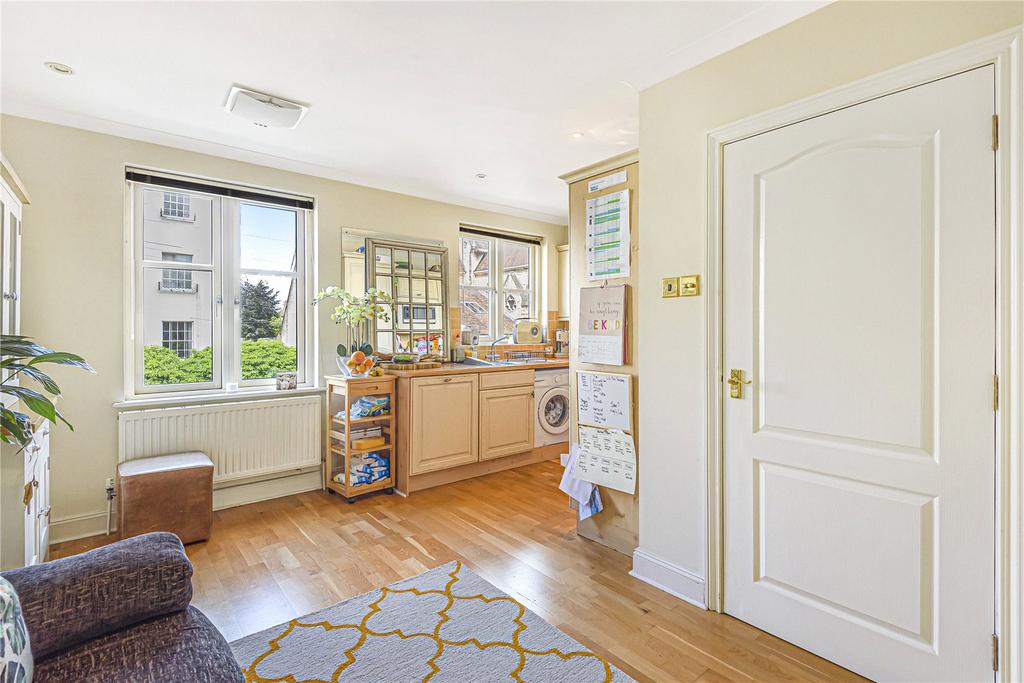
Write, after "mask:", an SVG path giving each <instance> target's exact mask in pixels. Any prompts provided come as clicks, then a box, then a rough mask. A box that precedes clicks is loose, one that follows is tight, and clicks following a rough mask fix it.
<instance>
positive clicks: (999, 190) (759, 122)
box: [704, 26, 1024, 681]
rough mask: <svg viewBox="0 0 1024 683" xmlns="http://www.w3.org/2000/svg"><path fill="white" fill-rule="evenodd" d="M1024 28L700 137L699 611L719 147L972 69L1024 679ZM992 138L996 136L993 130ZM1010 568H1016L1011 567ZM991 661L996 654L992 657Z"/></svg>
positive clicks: (1004, 677)
mask: <svg viewBox="0 0 1024 683" xmlns="http://www.w3.org/2000/svg"><path fill="white" fill-rule="evenodd" d="M1022 41H1024V27H1021V26H1018V27H1015V28H1012V29H1009V30H1006V31H1002V32H1000V33H996V34H994V35H991V36H988V37H985V38H981V39H979V40H976V41H973V42H970V43H967V44H965V45H962V46H959V47H955V48H953V49H950V50H946V51H944V52H940V53H938V54H936V55H932V56H929V57H926V58H924V59H921V60H918V61H915V62H911V63H909V64H906V65H903V66H899V67H896V68H894V69H891V70H889V71H885V72H882V73H881V74H877V75H874V76H869V77H867V78H864V79H861V80H858V81H854V82H853V83H850V84H847V85H843V86H840V87H838V88H834V89H832V90H828V91H826V92H824V93H821V94H818V95H814V96H811V97H808V98H806V99H803V100H799V101H797V102H794V103H792V104H788V105H785V106H783V107H779V108H777V109H772V110H769V111H766V112H763V113H761V114H757V115H755V116H752V117H750V118H747V119H743V120H742V121H738V122H736V123H732V124H729V125H726V126H722V127H720V128H716V129H714V130H712V131H710V132H709V133H708V134H707V140H706V153H707V176H706V190H707V206H706V209H707V225H706V235H705V237H706V244H707V250H706V253H705V273H706V275H705V290H706V294H707V296H706V298H705V300H704V306H705V311H704V313H705V317H706V320H707V339H706V340H705V341H706V346H705V348H706V358H705V372H706V378H705V382H706V387H707V397H706V400H707V411H708V413H707V425H706V427H707V434H706V437H707V453H706V458H705V465H706V478H707V491H706V496H707V505H706V506H705V515H706V519H705V522H706V525H707V544H708V545H707V567H706V574H705V576H706V577H707V578H706V582H705V595H704V599H705V604H706V605H707V608H708V609H709V610H713V611H716V612H722V611H723V609H724V607H723V605H724V602H723V594H722V592H723V586H724V584H725V557H724V552H725V544H724V519H725V517H724V514H725V508H724V501H723V495H722V490H723V487H724V472H723V469H722V467H723V451H722V439H723V433H722V414H723V401H724V394H725V392H724V384H723V379H724V377H723V374H722V373H723V368H722V356H723V351H722V341H723V338H722V313H723V311H722V306H723V300H722V273H723V270H724V260H723V259H724V254H723V246H722V238H723V232H724V231H723V226H722V202H723V189H724V188H723V182H724V181H723V177H722V161H723V155H724V151H725V150H724V147H725V145H727V144H729V143H732V142H738V141H740V140H743V139H746V138H749V137H752V136H754V135H759V134H761V133H766V132H769V131H772V130H775V129H777V128H782V127H784V126H788V125H791V124H794V123H799V122H801V121H805V120H807V119H810V118H814V117H816V116H821V115H823V114H828V113H831V112H834V111H837V110H840V109H844V108H847V107H851V106H853V105H856V104H861V103H863V102H867V101H869V100H872V99H876V98H879V97H883V96H885V95H890V94H893V93H896V92H899V91H901V90H906V89H908V88H912V87H915V86H919V85H924V84H925V83H929V82H931V81H934V80H937V79H940V78H945V77H948V76H953V75H956V74H958V73H961V72H964V71H968V70H970V69H974V68H977V67H980V66H985V65H989V64H991V65H994V67H995V79H996V84H995V86H996V87H995V92H996V101H995V110H996V112H997V114H998V117H999V126H998V138H997V139H998V149H997V150H996V157H995V159H996V234H995V238H996V254H997V256H996V260H997V264H996V277H997V287H996V316H997V320H996V345H997V349H996V366H997V373H998V376H999V378H1000V381H999V385H998V410H997V414H996V426H997V434H996V451H997V452H996V481H995V482H994V485H995V490H994V496H995V501H994V504H995V514H996V544H995V545H996V562H995V567H996V577H995V588H996V601H995V604H996V614H995V615H993V616H994V624H995V631H996V635H998V636H999V641H1000V647H999V653H998V660H999V661H998V664H999V677H998V680H1000V681H1012V680H1021V679H1024V647H1020V646H1018V647H1014V645H1015V644H1017V643H1024V547H1022V546H1024V541H1022V539H1024V462H1022V445H1024V432H1022V429H1024V394H1022V392H1024V311H1022V307H1024V225H1022V213H1024V206H1022V201H1021V200H1022V196H1021V189H1020V188H1021V184H1022V183H1024V176H1022V159H1021V145H1022V141H1024V136H1022V123H1021V114H1022V112H1021V106H1020V102H1021V97H1022V81H1021V74H1022V63H1021V43H1022ZM994 133H995V130H994ZM1015 568H1016V569H1015ZM993 656H995V654H994V655H993Z"/></svg>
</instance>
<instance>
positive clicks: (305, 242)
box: [126, 170, 315, 394]
mask: <svg viewBox="0 0 1024 683" xmlns="http://www.w3.org/2000/svg"><path fill="white" fill-rule="evenodd" d="M131 175H132V174H131V172H130V170H129V172H128V173H127V175H126V177H127V178H128V180H129V182H130V183H131V188H132V197H133V203H134V215H133V227H132V229H133V232H134V236H135V237H134V243H135V245H136V247H135V249H136V252H135V255H134V271H135V277H134V279H133V287H134V291H135V295H134V297H133V301H134V302H135V314H134V319H133V326H134V329H135V330H136V332H134V333H133V334H132V335H131V337H130V339H131V340H132V346H133V347H134V351H133V352H134V356H135V362H134V363H133V372H132V373H131V374H132V377H130V378H128V379H127V380H126V384H127V385H128V386H126V394H141V393H152V392H161V391H178V392H180V391H184V390H217V389H223V388H224V387H225V385H226V384H229V383H230V384H235V383H237V384H238V385H239V386H243V387H244V386H250V385H260V384H273V382H274V376H275V375H276V374H277V373H279V372H295V373H297V374H298V376H299V383H300V384H302V383H308V382H310V381H312V380H313V376H312V372H311V371H310V370H311V368H312V366H313V364H314V362H315V361H314V359H313V350H312V348H311V347H312V345H313V335H312V333H311V329H312V326H313V320H312V318H313V312H312V310H311V303H312V287H313V282H312V274H307V272H306V268H305V263H306V254H307V253H309V251H310V250H311V246H310V245H311V239H312V236H311V235H310V230H309V229H308V226H310V225H311V224H312V221H311V216H312V210H311V208H312V200H309V199H308V198H301V200H300V199H298V198H292V197H290V196H289V197H287V198H285V199H282V198H280V197H279V196H278V195H275V194H267V195H266V201H262V200H261V199H262V197H263V196H264V195H262V194H261V195H259V196H258V197H255V198H254V199H252V200H250V199H245V200H241V199H237V198H235V197H232V196H228V195H229V193H228V192H227V191H224V192H223V194H221V193H220V192H219V187H218V186H216V185H210V191H209V192H197V191H191V190H190V191H188V192H182V191H179V190H174V191H170V190H168V189H167V188H164V187H160V186H159V185H156V184H152V183H149V182H135V181H133V180H132V179H131ZM146 176H147V180H148V178H150V177H152V174H151V173H150V172H147V173H146ZM195 182H196V183H205V182H206V181H202V180H200V179H196V180H195ZM255 192H256V191H255V190H253V193H255ZM296 204H302V205H300V206H296ZM307 207H308V208H307ZM307 309H310V310H308V311H307ZM307 340H309V343H307Z"/></svg>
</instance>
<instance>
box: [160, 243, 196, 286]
mask: <svg viewBox="0 0 1024 683" xmlns="http://www.w3.org/2000/svg"><path fill="white" fill-rule="evenodd" d="M161 256H162V258H161V260H162V261H177V262H178V263H192V255H191V254H176V253H174V252H169V251H164V252H161ZM160 289H163V290H167V291H170V292H191V291H192V271H191V270H181V269H179V268H164V272H163V275H162V276H161V278H160Z"/></svg>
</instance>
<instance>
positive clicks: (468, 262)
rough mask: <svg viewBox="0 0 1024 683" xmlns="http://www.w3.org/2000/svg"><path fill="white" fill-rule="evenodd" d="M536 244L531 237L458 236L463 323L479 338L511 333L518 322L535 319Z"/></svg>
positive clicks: (494, 337)
mask: <svg viewBox="0 0 1024 683" xmlns="http://www.w3.org/2000/svg"><path fill="white" fill-rule="evenodd" d="M537 259H538V245H537V243H535V242H533V241H532V240H528V239H525V238H524V239H517V238H511V237H503V236H499V235H496V234H487V233H484V232H482V231H479V232H478V231H475V230H474V231H469V230H465V231H463V232H462V234H461V235H460V237H459V302H460V307H461V316H460V317H461V324H462V327H464V328H465V327H470V328H474V329H476V330H477V331H478V332H479V334H480V339H481V341H494V340H495V339H500V338H501V337H505V336H511V334H512V331H513V329H514V327H515V321H516V320H518V319H520V318H537V317H538V310H537V293H538V292H539V291H540V286H539V282H538V280H537V273H538V270H539V269H538V267H537Z"/></svg>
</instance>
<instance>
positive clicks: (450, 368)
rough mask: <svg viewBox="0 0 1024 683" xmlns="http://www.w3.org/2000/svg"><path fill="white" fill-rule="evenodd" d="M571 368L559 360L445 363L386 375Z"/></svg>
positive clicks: (423, 375) (434, 374)
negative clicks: (505, 363) (491, 363)
mask: <svg viewBox="0 0 1024 683" xmlns="http://www.w3.org/2000/svg"><path fill="white" fill-rule="evenodd" d="M567 367H569V361H568V360H567V359H566V360H562V359H557V360H549V361H547V362H542V363H516V364H515V365H467V364H464V363H445V364H444V365H442V366H441V367H439V368H430V369H429V370H385V371H384V374H387V375H394V376H395V377H437V376H440V375H471V374H474V373H481V372H507V371H509V370H555V369H559V368H567Z"/></svg>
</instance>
